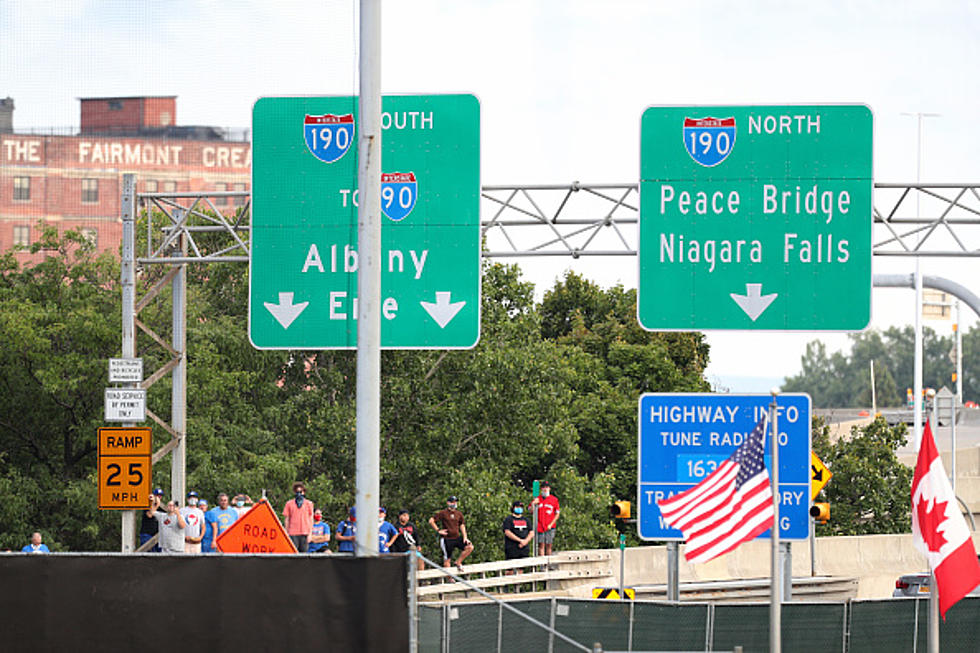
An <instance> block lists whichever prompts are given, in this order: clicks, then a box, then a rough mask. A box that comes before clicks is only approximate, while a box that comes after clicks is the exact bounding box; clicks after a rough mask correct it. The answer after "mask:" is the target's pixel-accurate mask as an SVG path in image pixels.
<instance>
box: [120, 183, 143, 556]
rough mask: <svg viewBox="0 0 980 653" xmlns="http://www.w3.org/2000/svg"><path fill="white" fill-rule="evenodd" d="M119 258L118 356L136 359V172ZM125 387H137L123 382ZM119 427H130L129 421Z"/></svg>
mask: <svg viewBox="0 0 980 653" xmlns="http://www.w3.org/2000/svg"><path fill="white" fill-rule="evenodd" d="M121 199H122V230H123V232H122V260H121V261H120V283H121V285H122V356H123V358H136V175H134V174H132V173H127V174H124V175H123V185H122V198H121ZM126 387H127V388H130V387H131V388H136V387H139V384H138V383H132V384H130V383H127V384H126ZM123 426H134V424H133V423H128V424H124V425H123ZM136 512H137V511H135V510H124V511H123V513H122V528H121V534H120V551H122V552H123V553H132V552H133V551H135V550H136Z"/></svg>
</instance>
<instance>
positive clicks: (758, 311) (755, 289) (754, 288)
mask: <svg viewBox="0 0 980 653" xmlns="http://www.w3.org/2000/svg"><path fill="white" fill-rule="evenodd" d="M761 292H762V284H761V283H747V284H745V294H744V295H736V294H735V293H730V294H731V296H732V299H734V300H735V303H736V304H738V307H739V308H741V309H742V310H743V311H745V314H746V315H748V316H749V319H751V320H752V321H753V322H755V321H756V319H757V318H758V317H759V316H760V315H762V314H763V313H764V312H765V310H766V309H767V308H769V304H771V303H772V302H773V300H775V299H776V297H778V296H779V294H778V293H773V294H771V295H762V294H760V293H761Z"/></svg>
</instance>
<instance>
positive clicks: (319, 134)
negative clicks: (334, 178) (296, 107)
mask: <svg viewBox="0 0 980 653" xmlns="http://www.w3.org/2000/svg"><path fill="white" fill-rule="evenodd" d="M303 138H304V139H305V140H306V148H307V149H308V150H309V151H310V154H312V155H313V156H315V157H316V158H318V159H320V160H321V161H323V162H324V163H333V162H334V161H336V160H338V159H340V158H341V157H342V156H344V155H345V154H347V150H349V149H350V145H351V143H353V142H354V114H352V113H348V114H347V115H344V116H336V115H334V114H332V113H325V114H323V115H322V116H311V115H309V114H307V115H306V120H304V121H303Z"/></svg>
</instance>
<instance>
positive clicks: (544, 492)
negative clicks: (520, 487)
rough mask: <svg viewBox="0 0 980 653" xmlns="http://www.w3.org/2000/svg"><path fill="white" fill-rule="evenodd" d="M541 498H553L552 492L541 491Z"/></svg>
mask: <svg viewBox="0 0 980 653" xmlns="http://www.w3.org/2000/svg"><path fill="white" fill-rule="evenodd" d="M541 496H543V497H548V496H551V490H541Z"/></svg>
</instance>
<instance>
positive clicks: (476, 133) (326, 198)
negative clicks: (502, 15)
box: [248, 95, 480, 349]
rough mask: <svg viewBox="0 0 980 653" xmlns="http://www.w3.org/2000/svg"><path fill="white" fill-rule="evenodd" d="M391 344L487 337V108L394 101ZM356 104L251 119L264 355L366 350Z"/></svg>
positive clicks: (315, 105)
mask: <svg viewBox="0 0 980 653" xmlns="http://www.w3.org/2000/svg"><path fill="white" fill-rule="evenodd" d="M381 106H382V115H381V128H382V141H381V143H382V155H381V165H382V168H383V170H382V176H381V209H382V216H381V221H382V227H381V260H380V264H381V346H382V347H383V348H387V349H454V348H469V347H473V346H474V345H476V342H477V340H478V339H479V335H480V104H479V101H478V100H477V99H476V97H474V96H472V95H402V96H385V97H383V98H382V103H381ZM358 128H359V122H358V99H357V97H355V96H343V97H266V98H260V99H259V100H258V101H257V102H256V103H255V106H254V108H253V110H252V134H253V136H252V240H251V261H250V266H249V309H248V328H249V338H250V339H251V341H252V344H253V345H254V346H255V347H257V348H260V349H349V348H354V347H356V346H357V319H356V318H357V269H358V264H359V256H358V251H357V204H358V191H357V174H358V161H357V160H358V156H357V138H358Z"/></svg>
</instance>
